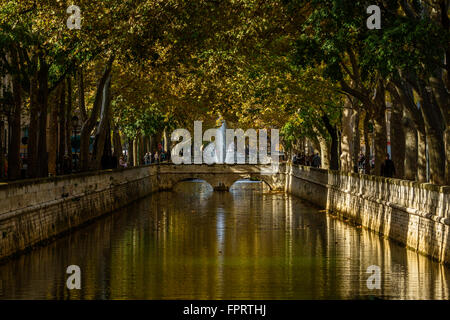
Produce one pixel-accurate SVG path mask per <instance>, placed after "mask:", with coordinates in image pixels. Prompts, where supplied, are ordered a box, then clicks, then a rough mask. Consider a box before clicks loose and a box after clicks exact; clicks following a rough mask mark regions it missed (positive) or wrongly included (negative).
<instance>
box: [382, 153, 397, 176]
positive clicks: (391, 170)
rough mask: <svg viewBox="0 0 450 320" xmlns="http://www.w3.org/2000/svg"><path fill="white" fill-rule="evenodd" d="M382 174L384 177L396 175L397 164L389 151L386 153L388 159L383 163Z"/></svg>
mask: <svg viewBox="0 0 450 320" xmlns="http://www.w3.org/2000/svg"><path fill="white" fill-rule="evenodd" d="M381 175H382V176H383V177H387V178H392V177H394V176H395V165H394V161H392V160H391V159H390V158H389V153H388V154H386V159H385V160H384V162H383V164H382V165H381Z"/></svg>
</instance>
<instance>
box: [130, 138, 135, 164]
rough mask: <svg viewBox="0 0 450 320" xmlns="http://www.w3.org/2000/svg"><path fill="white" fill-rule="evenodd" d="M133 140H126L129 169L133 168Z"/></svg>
mask: <svg viewBox="0 0 450 320" xmlns="http://www.w3.org/2000/svg"><path fill="white" fill-rule="evenodd" d="M133 141H134V139H132V138H128V165H129V166H130V167H133V166H134V163H135V162H134V152H133V145H134V143H133Z"/></svg>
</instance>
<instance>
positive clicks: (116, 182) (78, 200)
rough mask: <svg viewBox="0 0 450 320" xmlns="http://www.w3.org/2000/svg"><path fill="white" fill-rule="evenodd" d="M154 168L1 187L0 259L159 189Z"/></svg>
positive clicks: (26, 182)
mask: <svg viewBox="0 0 450 320" xmlns="http://www.w3.org/2000/svg"><path fill="white" fill-rule="evenodd" d="M157 171H158V167H156V166H145V167H137V168H130V169H119V170H114V171H112V170H106V171H99V172H89V173H83V174H76V175H69V176H61V177H55V178H45V179H36V180H26V181H18V182H13V183H10V184H4V185H0V260H1V259H3V258H6V257H8V256H11V255H13V254H15V253H18V252H21V251H23V250H25V249H27V248H30V247H32V246H34V245H36V244H39V243H41V242H43V241H45V240H48V239H51V238H53V237H55V236H57V235H59V234H62V233H64V232H66V231H68V230H70V229H71V228H73V227H77V226H80V225H82V224H84V223H86V222H88V221H90V220H92V219H95V218H97V217H99V216H101V215H103V214H105V213H108V212H111V211H113V210H116V209H118V208H120V207H123V206H125V205H127V204H129V203H131V202H132V201H135V200H137V199H139V198H142V197H145V196H146V195H148V194H150V193H151V192H154V191H157V190H158V188H159V187H158V181H157V180H158V175H157Z"/></svg>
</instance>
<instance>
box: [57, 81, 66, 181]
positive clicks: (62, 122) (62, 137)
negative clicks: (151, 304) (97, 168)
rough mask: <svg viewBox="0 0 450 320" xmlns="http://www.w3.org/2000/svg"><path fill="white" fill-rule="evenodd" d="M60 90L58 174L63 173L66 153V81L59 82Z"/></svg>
mask: <svg viewBox="0 0 450 320" xmlns="http://www.w3.org/2000/svg"><path fill="white" fill-rule="evenodd" d="M60 86H61V92H60V97H59V109H58V119H59V148H58V168H59V174H63V173H64V172H63V168H64V156H65V155H66V112H67V111H66V82H65V81H63V82H62V83H61V84H60Z"/></svg>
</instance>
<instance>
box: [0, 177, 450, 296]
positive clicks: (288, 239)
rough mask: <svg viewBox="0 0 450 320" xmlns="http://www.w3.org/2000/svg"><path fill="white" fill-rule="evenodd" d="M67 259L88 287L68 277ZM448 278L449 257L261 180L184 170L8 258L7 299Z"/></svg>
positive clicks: (391, 288)
mask: <svg viewBox="0 0 450 320" xmlns="http://www.w3.org/2000/svg"><path fill="white" fill-rule="evenodd" d="M69 265H78V266H79V267H80V270H81V290H68V289H67V287H66V280H67V278H68V276H69V275H68V274H67V273H66V269H67V267H68V266H69ZM370 266H378V267H379V268H380V269H379V270H380V289H369V288H368V286H367V279H368V278H369V277H370V276H371V274H370V273H367V269H368V268H369V267H370ZM372 279H373V278H372ZM370 283H375V282H370ZM449 288H450V269H449V268H448V267H445V266H444V265H442V264H438V263H435V262H433V261H431V260H430V259H428V258H426V257H424V256H422V255H419V254H417V253H415V252H413V251H411V250H408V249H405V248H404V247H402V246H399V245H397V244H395V243H393V242H391V241H388V240H385V239H382V238H381V237H379V236H378V235H376V234H374V233H372V232H369V231H367V230H364V229H361V228H358V227H355V226H352V225H350V224H348V223H345V222H342V221H340V220H337V219H335V218H334V217H333V216H331V215H328V214H325V213H324V212H321V211H320V210H318V209H317V208H315V207H313V206H311V205H309V204H308V203H306V202H304V201H302V200H300V199H298V198H296V197H293V196H289V195H286V194H284V193H275V192H270V190H268V189H267V188H266V187H265V185H263V184H262V183H255V182H238V183H236V184H235V185H234V186H233V187H232V189H231V190H230V192H213V191H212V189H211V187H210V186H209V185H208V184H206V183H204V182H199V181H188V182H183V183H181V184H179V185H178V186H177V187H176V188H175V190H174V191H173V192H161V193H157V194H153V195H152V196H150V197H148V198H146V199H143V200H141V201H139V202H136V203H134V204H132V205H130V206H128V207H127V208H124V209H122V210H120V211H117V212H114V213H113V214H111V215H107V216H105V217H103V218H100V219H99V220H97V221H96V222H94V223H92V224H90V225H88V226H86V227H83V228H81V229H78V230H77V231H74V232H72V233H71V234H70V235H67V236H65V237H63V238H60V239H58V240H56V241H54V242H52V243H50V244H49V245H47V246H45V247H40V248H37V249H35V250H33V251H31V252H29V253H27V254H24V255H21V256H20V257H18V258H15V259H14V260H10V261H8V262H7V263H5V264H2V265H0V299H374V298H382V299H449V297H450V289H449Z"/></svg>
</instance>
